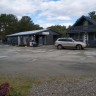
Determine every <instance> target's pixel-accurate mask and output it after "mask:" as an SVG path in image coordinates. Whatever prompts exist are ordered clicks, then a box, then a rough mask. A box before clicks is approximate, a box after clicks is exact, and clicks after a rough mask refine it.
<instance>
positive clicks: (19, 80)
mask: <svg viewBox="0 0 96 96" xmlns="http://www.w3.org/2000/svg"><path fill="white" fill-rule="evenodd" d="M4 82H8V83H10V85H11V87H13V88H14V89H15V90H16V91H17V92H20V93H21V95H22V96H28V93H29V91H30V88H31V87H32V85H33V84H41V83H42V82H43V79H42V80H39V79H37V78H35V77H34V78H32V77H27V76H16V77H15V76H12V75H5V74H0V84H2V83H4Z"/></svg>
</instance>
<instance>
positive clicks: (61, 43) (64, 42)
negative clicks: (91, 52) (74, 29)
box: [55, 38, 86, 50]
mask: <svg viewBox="0 0 96 96" xmlns="http://www.w3.org/2000/svg"><path fill="white" fill-rule="evenodd" d="M55 46H56V47H57V48H58V49H62V48H76V49H78V50H81V49H84V48H85V47H86V43H84V42H78V41H75V40H73V39H72V38H59V39H57V40H56V42H55Z"/></svg>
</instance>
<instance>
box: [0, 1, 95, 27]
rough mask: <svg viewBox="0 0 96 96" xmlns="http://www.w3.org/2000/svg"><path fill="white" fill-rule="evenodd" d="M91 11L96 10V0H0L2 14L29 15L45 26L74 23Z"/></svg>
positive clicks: (0, 12)
mask: <svg viewBox="0 0 96 96" xmlns="http://www.w3.org/2000/svg"><path fill="white" fill-rule="evenodd" d="M91 11H96V0H0V14H2V13H7V14H14V15H16V16H17V17H18V18H19V19H20V18H21V17H22V16H25V15H27V16H30V17H31V18H32V20H33V22H34V23H36V24H39V25H40V26H42V27H44V28H46V27H49V26H51V25H57V24H60V25H65V26H68V25H72V24H73V23H74V22H75V21H76V20H77V19H78V18H79V17H80V16H82V15H87V13H89V12H91Z"/></svg>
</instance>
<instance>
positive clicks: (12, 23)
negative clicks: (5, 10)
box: [0, 14, 18, 40]
mask: <svg viewBox="0 0 96 96" xmlns="http://www.w3.org/2000/svg"><path fill="white" fill-rule="evenodd" d="M17 23H18V19H17V17H16V16H15V15H12V14H1V15H0V39H2V40H5V36H6V35H8V34H11V33H15V32H17V31H18V30H17Z"/></svg>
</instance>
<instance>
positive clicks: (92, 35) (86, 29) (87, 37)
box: [66, 16, 96, 46]
mask: <svg viewBox="0 0 96 96" xmlns="http://www.w3.org/2000/svg"><path fill="white" fill-rule="evenodd" d="M66 33H67V34H68V35H69V36H70V37H72V38H73V39H75V40H77V41H82V42H85V43H87V45H88V46H96V20H94V19H92V18H90V17H87V16H82V17H80V18H79V19H78V20H77V21H76V22H75V24H73V26H72V27H71V28H70V29H69V30H68V31H67V32H66Z"/></svg>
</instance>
